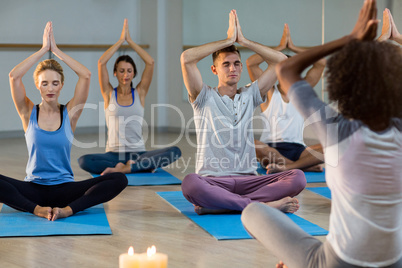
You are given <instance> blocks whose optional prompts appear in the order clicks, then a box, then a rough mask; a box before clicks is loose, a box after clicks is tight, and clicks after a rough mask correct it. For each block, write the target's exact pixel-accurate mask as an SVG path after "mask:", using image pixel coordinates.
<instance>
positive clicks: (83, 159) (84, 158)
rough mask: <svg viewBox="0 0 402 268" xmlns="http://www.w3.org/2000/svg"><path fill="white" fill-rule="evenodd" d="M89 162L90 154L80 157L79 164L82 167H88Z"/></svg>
mask: <svg viewBox="0 0 402 268" xmlns="http://www.w3.org/2000/svg"><path fill="white" fill-rule="evenodd" d="M87 163H88V156H87V155H83V156H81V157H80V158H78V165H79V166H80V168H82V169H84V170H85V169H86V167H87Z"/></svg>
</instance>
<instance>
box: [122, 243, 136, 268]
mask: <svg viewBox="0 0 402 268" xmlns="http://www.w3.org/2000/svg"><path fill="white" fill-rule="evenodd" d="M139 267H140V254H134V248H133V247H130V248H129V249H128V253H124V254H121V255H120V257H119V268H139Z"/></svg>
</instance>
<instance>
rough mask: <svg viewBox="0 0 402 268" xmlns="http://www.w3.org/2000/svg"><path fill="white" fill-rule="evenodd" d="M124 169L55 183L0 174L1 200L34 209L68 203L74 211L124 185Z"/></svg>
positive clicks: (110, 195) (106, 197)
mask: <svg viewBox="0 0 402 268" xmlns="http://www.w3.org/2000/svg"><path fill="white" fill-rule="evenodd" d="M127 183H128V182H127V177H126V175H124V174H123V173H109V174H106V175H104V176H99V177H96V178H93V179H88V180H84V181H77V182H67V183H62V184H57V185H41V184H37V183H33V182H26V181H20V180H16V179H12V178H9V177H6V176H3V175H0V202H2V203H4V204H6V205H8V206H10V207H12V208H14V209H17V210H20V211H26V212H30V213H33V212H34V209H35V207H36V206H37V205H39V206H42V207H52V208H53V207H60V208H63V207H66V206H70V207H71V209H72V210H73V213H77V212H79V211H82V210H84V209H86V208H89V207H92V206H95V205H97V204H100V203H104V202H107V201H109V200H111V199H113V198H114V197H116V196H117V195H118V194H119V193H120V192H121V191H123V189H124V188H126V186H127Z"/></svg>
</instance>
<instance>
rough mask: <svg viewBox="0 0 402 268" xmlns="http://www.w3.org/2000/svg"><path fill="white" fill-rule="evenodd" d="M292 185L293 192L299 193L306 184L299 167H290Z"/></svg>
mask: <svg viewBox="0 0 402 268" xmlns="http://www.w3.org/2000/svg"><path fill="white" fill-rule="evenodd" d="M291 172H292V186H293V187H294V190H295V192H297V193H300V192H301V191H303V189H304V188H305V187H306V185H307V181H306V176H305V175H304V172H303V171H301V170H300V169H292V170H291Z"/></svg>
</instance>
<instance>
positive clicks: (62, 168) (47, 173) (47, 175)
mask: <svg viewBox="0 0 402 268" xmlns="http://www.w3.org/2000/svg"><path fill="white" fill-rule="evenodd" d="M73 138H74V134H73V131H72V129H71V124H70V119H69V117H68V112H67V108H66V107H64V109H63V118H62V122H61V126H60V128H59V129H58V130H56V131H46V130H43V129H41V128H40V127H39V125H38V120H37V111H36V106H34V107H33V109H32V113H31V117H30V118H29V124H28V128H27V131H26V132H25V140H26V143H27V148H28V154H29V158H28V163H27V168H26V173H27V176H26V177H25V181H31V182H34V183H38V184H43V185H55V184H61V183H65V182H72V181H74V175H73V171H72V169H71V165H70V152H71V144H72V141H73Z"/></svg>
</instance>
